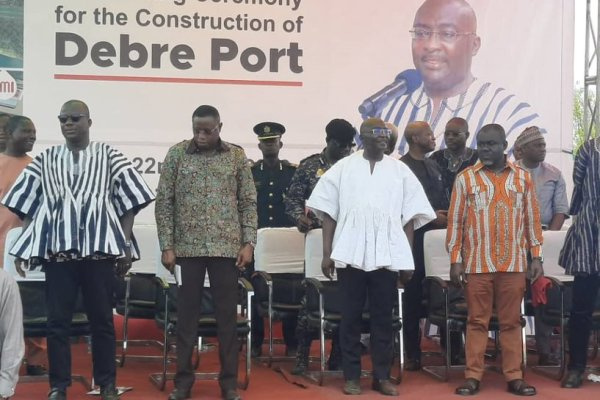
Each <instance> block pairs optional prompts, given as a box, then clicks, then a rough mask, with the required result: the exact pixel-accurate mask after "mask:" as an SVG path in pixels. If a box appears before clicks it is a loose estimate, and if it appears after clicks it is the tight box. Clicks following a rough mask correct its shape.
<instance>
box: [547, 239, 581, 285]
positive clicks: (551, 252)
mask: <svg viewBox="0 0 600 400" xmlns="http://www.w3.org/2000/svg"><path fill="white" fill-rule="evenodd" d="M543 236H544V244H543V246H542V252H543V254H544V275H546V276H551V277H553V278H556V279H558V280H560V281H563V282H568V281H572V280H573V277H572V276H570V275H565V270H564V268H563V267H561V266H560V265H558V256H559V255H560V250H561V249H562V247H563V244H564V242H565V238H566V236H567V231H564V230H560V231H544V233H543Z"/></svg>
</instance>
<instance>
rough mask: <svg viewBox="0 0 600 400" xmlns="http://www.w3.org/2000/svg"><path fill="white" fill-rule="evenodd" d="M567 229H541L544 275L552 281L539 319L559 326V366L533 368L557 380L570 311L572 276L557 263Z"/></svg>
mask: <svg viewBox="0 0 600 400" xmlns="http://www.w3.org/2000/svg"><path fill="white" fill-rule="evenodd" d="M566 236H567V231H566V230H560V231H544V232H543V237H544V244H543V245H542V253H543V256H544V276H546V277H547V278H548V279H550V280H551V281H552V287H551V288H549V289H548V290H547V291H546V297H547V301H548V302H547V303H546V304H545V305H543V306H542V308H541V318H542V320H543V321H544V322H545V323H546V324H548V325H550V326H558V327H559V342H560V345H559V346H560V352H559V365H558V366H539V365H538V366H535V367H534V368H533V370H534V371H536V372H539V373H541V374H542V375H545V376H548V377H550V378H553V379H556V380H560V379H561V378H562V376H563V374H564V372H565V369H566V353H565V351H566V345H567V344H566V335H565V332H566V330H567V321H568V318H569V313H570V300H571V290H572V288H571V284H572V282H573V280H574V279H575V278H574V277H573V276H571V275H566V274H565V270H564V268H562V267H561V266H560V265H558V258H559V255H560V251H561V249H562V247H563V244H564V241H565V238H566Z"/></svg>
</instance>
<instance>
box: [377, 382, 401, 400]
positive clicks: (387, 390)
mask: <svg viewBox="0 0 600 400" xmlns="http://www.w3.org/2000/svg"><path fill="white" fill-rule="evenodd" d="M372 388H373V390H376V391H378V392H379V393H381V394H383V395H385V396H398V390H396V386H395V385H394V384H393V383H392V381H390V380H389V379H374V380H373V385H372Z"/></svg>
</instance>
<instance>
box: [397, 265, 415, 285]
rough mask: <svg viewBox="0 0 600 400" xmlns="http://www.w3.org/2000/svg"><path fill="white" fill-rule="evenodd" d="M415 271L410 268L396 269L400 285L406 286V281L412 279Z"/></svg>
mask: <svg viewBox="0 0 600 400" xmlns="http://www.w3.org/2000/svg"><path fill="white" fill-rule="evenodd" d="M414 273H415V271H414V270H412V269H406V270H400V271H398V279H400V283H401V284H402V287H406V285H407V284H408V282H410V280H411V279H412V277H413V275H414Z"/></svg>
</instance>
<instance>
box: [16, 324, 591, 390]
mask: <svg viewBox="0 0 600 400" xmlns="http://www.w3.org/2000/svg"><path fill="white" fill-rule="evenodd" d="M120 322H121V319H120V317H118V316H117V317H115V323H116V326H117V329H119V328H120ZM130 334H131V337H132V338H136V337H137V338H139V337H146V338H148V337H150V338H159V337H160V332H159V331H158V330H157V328H156V326H155V325H154V322H152V321H137V322H136V323H134V324H132V325H131V328H130ZM425 345H426V346H429V347H432V348H433V346H435V344H434V343H431V342H426V343H425ZM317 346H318V344H317V342H316V341H315V342H313V354H315V355H316V354H317ZM264 350H265V351H266V346H265V348H264ZM278 351H279V353H280V354H281V353H282V352H283V346H279V349H278ZM139 352H142V353H144V354H159V353H160V351H159V350H158V349H152V348H138V347H131V348H130V354H133V353H139ZM530 358H531V361H532V363H534V362H535V356H531V357H530ZM363 360H364V367H368V356H365V357H363ZM424 362H425V363H426V364H429V363H434V362H439V360H438V359H436V358H435V357H427V358H425V361H424ZM594 363H595V364H599V363H600V362H599V361H598V360H595V361H594ZM292 366H293V362H292V361H284V362H278V363H274V365H273V367H272V368H269V367H268V366H267V365H266V363H261V362H256V361H255V362H253V364H252V373H251V378H250V386H249V387H248V389H247V390H240V394H241V396H242V398H243V399H245V400H270V399H273V400H280V399H283V400H296V399H298V400H303V399H306V400H309V399H310V400H315V399H348V396H345V395H344V394H342V391H341V389H342V385H343V379H342V378H341V376H340V377H328V378H326V379H325V383H324V385H323V386H318V385H316V384H315V383H313V382H311V381H310V380H308V379H305V378H302V377H292V378H293V379H295V381H296V382H297V383H298V384H294V383H291V382H288V381H286V379H285V378H284V375H283V374H281V373H280V372H277V371H276V370H275V369H276V367H280V368H282V369H283V370H285V371H289V370H290V369H291V368H292ZM240 367H241V365H240ZM312 368H313V369H316V368H317V365H312ZM160 369H161V364H160V361H158V360H157V361H138V360H127V362H126V364H125V366H124V367H123V368H118V367H117V384H118V386H130V387H133V390H132V391H130V392H127V393H125V394H124V395H123V396H122V397H121V398H122V399H123V400H149V399H166V398H167V396H168V393H169V392H170V391H171V390H172V388H173V383H172V382H168V383H167V387H166V389H165V391H163V392H161V391H160V390H158V389H157V388H156V387H155V386H153V385H152V383H151V382H150V380H149V375H150V374H151V373H153V372H158V371H159V370H160ZM170 370H172V371H174V365H171V366H170ZM214 370H218V356H217V353H216V351H208V352H207V353H204V354H203V356H202V362H201V365H200V368H199V371H214ZM393 372H394V373H395V372H396V370H395V369H394V371H393ZM73 373H76V374H82V375H84V376H90V375H91V355H90V354H88V353H87V348H86V345H85V344H84V343H79V344H75V345H73ZM240 373H241V369H240ZM286 375H288V377H291V375H289V374H286ZM462 379H463V376H462V373H461V372H460V371H454V372H452V374H451V378H450V380H449V381H448V382H440V381H437V380H435V379H433V378H432V377H431V376H429V375H427V374H426V373H424V372H422V371H420V372H405V374H404V379H403V381H402V383H401V384H400V385H399V386H398V389H399V392H400V398H401V399H419V400H423V399H457V398H460V397H458V396H456V395H455V394H454V388H455V387H456V386H457V385H459V384H460V383H461V382H462ZM526 379H527V380H528V382H529V383H531V384H533V385H535V386H536V388H537V390H538V395H537V398H539V399H544V400H559V399H565V400H566V399H569V400H572V399H573V398H577V399H581V400H584V399H597V398H600V383H593V382H590V381H587V380H586V381H585V382H584V385H583V386H582V387H581V388H580V389H576V390H567V389H561V388H560V386H559V383H558V382H557V381H555V380H552V379H549V378H546V377H543V376H541V375H538V374H536V373H534V372H532V371H531V369H530V368H529V369H528V370H527V372H526ZM370 383H371V382H370V378H363V379H362V380H361V386H362V388H363V395H362V397H359V398H364V399H374V398H382V399H383V398H385V397H383V396H381V395H380V394H379V393H377V392H374V391H373V390H371V388H370V387H371V385H370ZM47 392H48V383H47V382H40V383H21V384H19V385H18V386H17V393H16V395H15V396H14V397H13V398H12V399H13V400H33V399H45V398H46V395H47ZM477 397H479V398H485V399H486V400H496V399H515V396H514V395H512V394H509V393H507V392H506V384H505V382H504V380H503V378H502V376H501V375H500V374H499V373H496V372H492V371H489V372H486V374H485V376H484V380H483V382H482V385H481V391H480V392H479V394H478V395H477V396H476V398H477ZM68 398H69V399H70V400H72V399H97V398H99V397H97V396H91V395H87V394H86V390H85V389H84V387H83V386H82V385H81V384H79V383H76V382H74V383H73V386H71V388H70V389H69V392H68ZM192 398H193V399H206V400H211V399H215V400H216V399H220V398H221V397H220V391H219V386H218V384H217V382H216V381H196V384H195V385H194V388H193V391H192Z"/></svg>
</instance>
